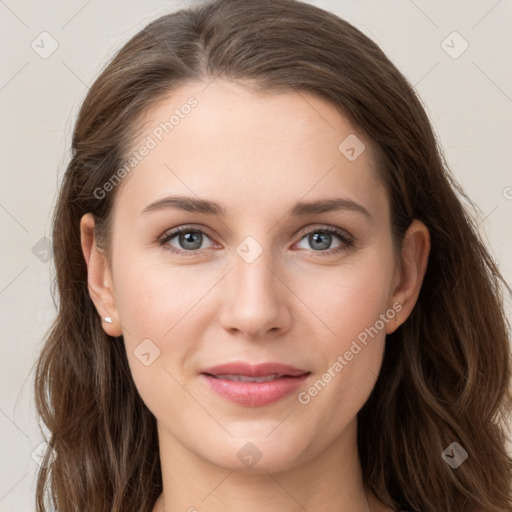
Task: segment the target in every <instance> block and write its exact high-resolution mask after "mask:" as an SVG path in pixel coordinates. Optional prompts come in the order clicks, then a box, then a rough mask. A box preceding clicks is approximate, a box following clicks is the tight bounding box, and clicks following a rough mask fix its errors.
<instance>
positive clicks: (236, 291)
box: [220, 251, 293, 338]
mask: <svg viewBox="0 0 512 512" xmlns="http://www.w3.org/2000/svg"><path fill="white" fill-rule="evenodd" d="M269 252H270V251H264V252H263V253H262V254H261V255H260V256H259V257H258V258H257V259H256V260H255V261H253V262H252V263H249V262H248V261H245V260H244V259H243V258H242V257H240V256H239V255H238V254H236V253H235V255H234V263H233V266H234V268H233V270H232V271H231V272H230V273H229V274H228V276H227V277H226V279H227V280H228V282H227V283H226V286H225V288H224V290H225V296H224V297H223V299H224V300H223V307H222V311H221V314H220V322H221V325H222V326H223V328H224V329H226V330H227V331H229V332H230V333H231V334H237V333H238V334H240V333H241V334H243V335H245V336H246V337H248V338H262V337H265V336H269V335H271V334H272V336H274V337H275V336H277V335H279V334H282V333H283V332H285V331H287V330H288V329H289V327H290V325H291V319H292V315H291V311H290V304H289V301H290V297H291V296H292V295H293V294H292V293H291V292H290V290H289V288H288V287H287V286H286V284H285V283H284V281H285V280H284V279H283V276H281V275H279V274H280V272H279V271H278V270H277V269H276V268H275V265H273V264H272V260H271V257H270V256H267V253H269Z"/></svg>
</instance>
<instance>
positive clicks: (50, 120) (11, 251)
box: [0, 0, 512, 512]
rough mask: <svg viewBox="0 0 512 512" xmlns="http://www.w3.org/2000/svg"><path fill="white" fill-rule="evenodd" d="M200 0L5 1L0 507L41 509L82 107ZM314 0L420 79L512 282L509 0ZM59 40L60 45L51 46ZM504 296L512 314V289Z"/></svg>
mask: <svg viewBox="0 0 512 512" xmlns="http://www.w3.org/2000/svg"><path fill="white" fill-rule="evenodd" d="M193 3H194V2H193V0H187V1H183V2H176V1H170V0H169V1H162V0H145V1H142V0H124V1H120V0H115V1H114V0H109V1H106V2H105V1H104V2H100V1H99V0H89V1H87V0H69V1H66V2H64V1H62V0H61V1H57V0H47V1H45V2H39V1H36V0H0V34H1V36H0V37H1V38H2V46H1V56H2V60H1V62H2V66H1V68H0V112H1V117H0V140H1V142H0V147H1V150H2V153H1V154H2V159H1V164H2V165H1V180H2V181H1V184H2V186H1V189H0V227H1V233H2V249H1V258H2V260H1V265H0V311H1V312H2V313H1V314H2V317H1V323H0V329H1V333H2V357H1V359H0V365H1V380H2V386H1V394H0V432H2V435H1V436H0V458H1V460H2V464H1V465H0V511H14V510H16V511H17V512H22V511H32V510H34V504H33V502H34V492H35V474H36V470H37V464H36V461H35V460H34V459H33V458H32V452H33V451H34V450H35V449H36V448H37V446H38V445H39V443H40V442H41V440H42V437H41V434H40V432H39V429H38V426H37V422H36V419H35V407H34V404H33V392H32V383H33V364H34V361H35V359H36V356H37V353H38V351H39V349H40V346H41V339H42V337H43V336H44V334H45V332H46V330H47V329H48V327H49V326H50V323H51V322H52V320H53V318H54V317H55V307H54V304H53V300H52V297H51V293H50V284H51V279H52V276H53V272H54V271H53V267H52V260H51V259H50V260H48V255H49V253H48V252H47V250H46V249H47V248H48V246H47V244H48V241H45V237H46V238H47V239H49V238H50V237H51V236H50V228H51V225H50V218H51V212H52V209H53V207H54V205H55V197H56V192H57V188H58V185H59V183H60V180H61V177H62V173H63V171H64V169H65V166H66V164H67V162H68V159H69V154H70V153H69V145H70V138H71V131H72V127H73V123H74V120H75V117H76V114H77V111H78V108H79V106H80V103H81V101H82V100H83V98H84V96H85V94H86V93H87V90H88V87H89V86H90V85H91V84H92V82H93V81H94V79H95V78H96V76H97V75H98V73H99V72H100V70H101V69H102V67H103V66H104V65H105V64H106V63H107V61H108V60H109V59H110V58H111V57H112V56H113V54H114V52H115V51H116V50H117V49H119V48H120V47H121V46H122V45H123V44H124V43H125V42H126V41H127V40H128V39H129V37H131V36H132V35H133V34H134V33H135V32H137V31H138V30H140V29H141V28H142V27H143V26H145V25H146V24H147V23H148V22H149V21H151V20H152V19H154V18H156V17H158V16H159V15H161V14H165V13H167V12H170V11H174V10H176V9H177V8H179V7H183V6H186V5H190V4H193ZM310 3H312V4H314V5H318V6H319V7H323V8H325V9H327V10H330V11H332V12H335V13H336V14H338V15H339V16H341V17H342V18H345V19H346V20H347V21H349V22H351V23H352V24H354V25H355V26H356V27H357V28H359V29H360V30H362V31H363V32H364V33H365V34H366V35H368V36H369V37H370V38H371V39H373V40H374V41H376V42H377V44H379V46H380V47H381V48H382V49H383V50H384V52H385V53H386V54H387V55H388V56H389V57H390V59H391V60H392V61H393V62H394V63H395V65H396V66H397V67H398V68H399V69H400V70H401V71H402V73H403V74H404V75H405V76H406V77H407V78H408V80H409V81H410V82H411V84H412V85H413V86H414V87H415V89H416V91H417V93H418V95H419V96H420V98H421V100H422V101H423V103H424V105H425V106H426V110H427V113H428V115H429V117H430V119H431V121H432V123H433V126H434V129H435V131H436V133H437V136H438V138H439V139H440V141H441V143H442V147H443V149H444V151H445V155H446V157H447V160H448V163H449V165H450V168H451V170H452V171H453V173H454V174H455V176H456V177H457V180H458V181H459V182H460V183H461V184H462V186H463V188H464V190H465V191H466V192H467V194H468V195H469V197H470V198H471V199H472V200H473V201H474V202H475V203H476V205H477V206H478V207H479V209H480V211H479V212H478V213H477V214H476V215H475V218H476V220H477V224H478V225H479V229H480V230H481V232H482V233H483V234H484V237H485V240H486V241H487V243H488V246H489V248H490V251H491V253H492V254H493V256H494V257H495V259H496V261H497V263H498V265H499V267H500V269H501V271H502V273H503V275H504V276H505V278H506V279H507V281H508V282H509V283H511V277H512V258H511V255H512V241H511V238H510V233H511V229H510V218H511V213H512V172H511V167H510V161H511V158H510V153H511V142H512V138H511V135H512V69H511V62H512V59H511V50H512V32H511V31H510V26H511V25H512V3H511V2H507V1H502V0H500V1H496V0H478V1H476V0H474V1H467V0H458V1H455V0H452V1H451V2H444V1H441V0H435V1H434V0H432V1H423V2H420V1H419V0H415V1H412V0H390V1H387V2H380V1H378V0H363V1H361V0H347V1H345V0H316V1H311V2H310ZM454 31H456V32H458V34H459V35H457V34H453V32H454ZM43 32H47V33H48V34H49V35H48V34H42V33H43ZM41 34H42V35H41ZM443 41H444V43H443ZM52 44H53V45H54V46H55V45H58V47H57V49H56V50H55V51H54V53H52V54H51V55H49V56H48V55H45V54H44V52H49V51H50V50H51V49H52ZM466 45H468V47H467V49H466V50H465V51H464V52H462V50H463V49H464V48H465V46H466ZM36 49H37V51H36ZM42 54H43V55H42ZM450 54H451V55H450ZM43 57H46V58H43ZM506 300H507V304H506V307H507V312H508V314H509V317H510V302H511V300H510V297H507V299H506ZM489 341H490V342H492V340H489ZM36 459H37V457H36Z"/></svg>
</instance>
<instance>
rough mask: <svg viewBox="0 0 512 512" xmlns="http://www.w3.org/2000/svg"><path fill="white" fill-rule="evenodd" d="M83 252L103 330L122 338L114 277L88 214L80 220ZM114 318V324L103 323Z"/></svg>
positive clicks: (89, 283)
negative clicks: (114, 289)
mask: <svg viewBox="0 0 512 512" xmlns="http://www.w3.org/2000/svg"><path fill="white" fill-rule="evenodd" d="M80 237H81V243H82V252H83V253H84V258H85V263H86V264H87V287H88V289H89V294H90V295H91V299H92V301H93V302H94V305H95V306H96V309H97V311H98V314H99V315H100V318H101V325H102V326H103V330H104V331H105V332H106V333H107V334H108V335H110V336H121V334H122V329H121V325H120V323H119V315H118V312H117V306H116V301H115V296H114V291H113V285H112V276H111V274H110V269H109V266H108V260H107V257H106V255H105V254H104V252H103V251H102V250H101V249H99V248H98V246H97V244H96V238H95V234H94V216H93V215H92V213H86V214H85V215H84V216H83V217H82V219H81V220H80ZM107 316H109V317H110V318H112V323H107V322H104V321H103V318H104V317H107Z"/></svg>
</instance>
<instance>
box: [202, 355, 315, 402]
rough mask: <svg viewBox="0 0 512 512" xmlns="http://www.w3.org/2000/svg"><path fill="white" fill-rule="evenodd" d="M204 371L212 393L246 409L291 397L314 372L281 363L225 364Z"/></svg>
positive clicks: (204, 376) (203, 376) (204, 378)
mask: <svg viewBox="0 0 512 512" xmlns="http://www.w3.org/2000/svg"><path fill="white" fill-rule="evenodd" d="M207 370H208V371H203V372H201V374H200V376H201V377H202V379H203V380H204V381H205V382H206V384H207V385H208V387H209V388H210V390H212V391H213V392H214V393H216V394H217V395H219V396H221V397H222V398H224V399H226V400H228V401H230V402H235V403H237V404H238V405H243V406H246V407H259V406H264V405H268V404H271V403H273V402H276V401H278V400H281V399H283V398H285V397H286V396H288V395H290V394H291V393H292V392H293V391H295V390H296V389H298V388H299V387H301V386H302V385H303V383H304V381H306V380H307V379H308V377H309V376H310V375H311V372H310V371H307V370H301V369H298V368H295V367H291V366H286V365H281V364H278V363H267V364H262V365H257V366H251V365H247V364H244V363H236V364H229V365H221V366H217V367H215V368H211V369H207Z"/></svg>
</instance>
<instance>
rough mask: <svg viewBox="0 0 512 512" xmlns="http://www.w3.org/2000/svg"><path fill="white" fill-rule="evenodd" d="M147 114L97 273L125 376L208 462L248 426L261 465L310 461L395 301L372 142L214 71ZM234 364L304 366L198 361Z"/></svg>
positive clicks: (361, 379)
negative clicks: (238, 371) (226, 373)
mask: <svg viewBox="0 0 512 512" xmlns="http://www.w3.org/2000/svg"><path fill="white" fill-rule="evenodd" d="M190 97H193V98H195V101H194V102H191V101H190V100H189V98H190ZM187 100H189V103H188V104H189V105H192V104H193V106H191V108H184V107H183V105H186V104H187ZM176 110H177V111H178V113H177V114H176V115H175V119H174V120H173V121H171V122H172V123H173V125H172V129H170V128H169V126H170V125H169V124H168V125H165V124H163V125H162V123H165V122H166V121H167V122H168V121H169V118H170V115H171V114H173V112H175V111H176ZM177 119H179V120H177ZM143 122H144V123H143V124H144V126H145V129H144V130H141V132H142V133H141V135H140V138H139V140H138V141H137V142H136V143H135V144H134V147H133V148H132V153H133V151H139V149H140V148H141V147H142V146H143V145H146V146H147V147H148V146H150V149H149V151H147V152H146V151H145V150H143V151H139V154H140V153H146V154H145V156H144V157H143V158H141V159H140V161H139V162H138V163H137V164H136V166H134V167H133V169H132V170H131V171H130V172H129V174H128V175H127V176H126V177H125V179H124V182H123V183H122V184H121V185H119V187H120V188H119V190H117V191H116V192H117V195H116V201H115V207H114V222H113V233H112V253H111V261H110V267H109V270H108V272H107V275H106V281H105V283H108V284H109V285H111V287H112V290H113V292H112V301H113V302H112V306H111V309H110V310H109V311H111V312H113V313H114V316H115V318H116V323H117V322H118V324H119V328H120V332H122V334H123V337H124V343H125V346H126V353H127V356H128V360H129V364H130V368H131V372H132V375H133V378H134V381H135V383H136V386H137V388H138V391H139V393H140V395H141V397H142V399H143V400H144V402H145V403H146V405H147V406H148V408H149V409H150V410H151V412H152V413H153V414H154V415H155V417H156V419H157V421H158V425H159V433H160V434H162V435H163V434H165V435H166V436H168V437H169V439H173V441H174V442H175V443H176V444H177V445H179V446H181V447H182V448H183V449H185V450H187V451H188V452H190V453H193V454H195V455H197V456H199V457H201V458H202V459H204V460H207V461H210V462H211V463H213V464H216V465H217V466H220V467H224V468H228V469H235V468H240V459H239V451H240V449H241V448H242V447H244V446H246V447H247V446H249V445H246V443H249V442H250V443H252V444H253V445H254V446H255V447H256V448H257V450H258V451H259V452H260V453H261V454H262V455H263V456H262V458H261V461H260V462H259V463H258V468H260V469H265V470H268V471H276V470H280V469H285V468H288V467H292V466H293V465H295V464H299V463H301V462H304V461H307V460H309V459H311V458H312V457H314V456H315V455H316V454H318V453H320V452H321V451H322V450H324V449H325V448H327V447H328V446H329V445H332V444H333V443H336V442H337V440H339V439H342V438H343V436H345V435H346V433H347V432H348V431H349V430H350V429H352V428H353V426H354V425H355V421H356V414H357V412H358V411H359V410H360V409H361V407H362V406H363V404H364V403H365V401H366V400H367V398H368V396H369V394H370V392H371V390H372V388H373V387H374V384H375V382H376V379H377V376H378V373H379V370H380V365H381V361H382V357H383V351H384V343H385V336H386V332H391V331H392V330H394V328H396V323H395V320H394V317H395V316H396V317H399V316H400V314H398V311H399V307H400V306H399V305H398V306H397V305H396V301H395V306H393V303H394V300H395V296H394V295H393V292H394V289H395V285H396V284H397V262H396V260H395V257H394V252H393V247H392V239H391V230H390V211H389V202H388V198H387V195H386V192H385V190H384V188H383V187H382V185H381V184H380V182H379V181H378V180H377V179H376V173H375V169H374V158H373V154H372V147H371V144H370V141H368V140H366V139H365V138H364V136H363V135H361V134H360V133H358V132H357V130H355V129H354V127H352V126H351V125H350V123H349V122H348V121H347V119H345V118H344V117H343V116H342V115H340V113H339V112H338V111H337V110H336V109H335V108H334V107H333V106H332V105H331V104H329V103H328V102H326V101H325V100H323V99H320V98H318V97H316V96H313V95H311V94H307V93H304V92H301V93H300V94H298V93H295V92H286V93H282V94H275V93H273V94H267V95H260V94H256V93H254V92H250V91H249V90H248V89H246V88H243V87H242V86H240V85H234V84H233V83H229V82H225V81H222V80H216V81H214V82H213V83H212V84H210V85H209V86H208V87H206V89H205V84H191V85H188V86H186V87H183V88H182V89H179V90H177V91H174V92H173V93H172V95H170V96H169V97H168V98H167V99H165V100H163V101H161V102H160V103H159V104H158V105H157V106H156V107H155V108H153V109H152V110H150V111H148V112H147V113H146V115H145V118H144V119H143ZM162 126H164V127H166V128H167V130H166V129H164V128H162ZM148 137H149V138H150V139H151V140H152V141H153V142H154V144H153V143H150V142H149V139H148ZM347 137H349V139H347ZM356 137H357V138H356ZM361 143H362V144H364V147H363V146H362V145H361ZM340 144H341V145H340ZM351 148H352V149H351ZM107 193H112V192H107ZM170 196H179V197H180V198H182V199H185V198H188V201H190V202H193V201H195V202H197V201H199V200H202V201H209V202H212V203H216V205H217V210H215V211H214V212H213V213H212V212H211V211H210V212H208V211H207V210H205V209H202V210H201V211H199V210H197V211H196V210H195V209H194V208H193V207H192V206H190V207H186V209H182V208H180V207H179V204H178V203H177V202H176V201H167V202H162V200H164V199H165V198H168V197H170ZM340 199H342V200H343V201H338V200H340ZM318 201H332V202H333V203H331V206H332V204H334V201H338V203H337V205H338V207H337V208H330V209H329V208H321V207H318V208H316V210H315V209H314V208H311V207H310V208H308V207H307V205H310V206H311V204H312V203H315V202H318ZM159 202H160V203H159ZM299 203H301V204H302V203H304V204H305V205H306V206H304V205H302V206H300V205H299ZM182 204H187V203H185V202H183V203H182ZM298 205H299V206H298ZM187 208H188V209H187ZM210 210H212V208H210ZM177 229H182V230H183V231H182V232H181V233H177V232H176V230H177ZM112 328H115V326H114V327H112ZM232 362H245V363H248V364H251V365H256V364H260V363H266V362H277V363H282V364H286V365H291V366H293V367H296V368H297V369H300V370H303V371H305V372H309V373H308V374H307V375H306V376H305V377H301V378H300V379H297V378H293V377H287V378H283V379H281V382H280V383H278V384H277V385H275V386H274V385H269V384H262V383H250V385H249V384H245V385H244V384H240V383H238V384H236V383H235V384H233V383H231V384H230V383H229V382H231V381H229V380H228V382H227V383H226V382H225V381H224V380H223V379H218V378H217V379H215V378H213V377H212V378H207V377H205V375H202V372H204V370H205V369H207V368H211V367H214V366H217V365H221V364H224V363H232ZM214 380H215V381H217V382H216V384H218V385H220V384H219V382H220V381H221V380H222V381H223V383H222V385H220V387H221V388H222V389H232V390H233V389H234V391H232V393H234V394H235V395H236V394H237V392H240V393H241V395H240V394H238V395H236V396H237V397H238V399H237V400H235V399H233V397H231V398H229V397H228V396H226V395H224V394H219V393H218V392H217V391H215V390H214V389H212V387H211V384H212V382H213V381H214ZM284 381H286V382H284ZM237 386H238V387H237ZM255 386H256V387H258V386H259V391H258V390H256V391H254V390H255V389H256V388H255ZM271 386H274V387H273V388H272V389H271ZM249 387H250V388H251V389H249ZM264 387H265V389H264ZM240 388H243V389H241V390H240ZM237 390H238V391H237ZM253 391H254V394H252V393H253ZM246 449H248V448H246ZM251 449H254V448H251Z"/></svg>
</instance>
